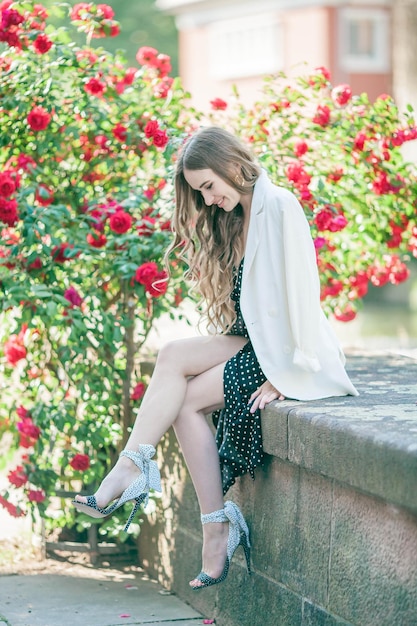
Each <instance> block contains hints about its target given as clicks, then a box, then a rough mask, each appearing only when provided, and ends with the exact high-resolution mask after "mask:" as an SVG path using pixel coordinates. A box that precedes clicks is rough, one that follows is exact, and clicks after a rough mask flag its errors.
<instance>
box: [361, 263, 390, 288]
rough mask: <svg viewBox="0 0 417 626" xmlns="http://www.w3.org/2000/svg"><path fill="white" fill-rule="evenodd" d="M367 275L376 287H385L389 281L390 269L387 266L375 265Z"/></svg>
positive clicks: (369, 269)
mask: <svg viewBox="0 0 417 626" xmlns="http://www.w3.org/2000/svg"><path fill="white" fill-rule="evenodd" d="M367 275H368V277H369V280H370V281H371V283H372V284H373V285H374V286H375V287H383V286H384V285H386V284H387V282H388V281H389V275H390V269H389V268H388V267H385V266H380V265H374V266H371V267H369V268H368V271H367Z"/></svg>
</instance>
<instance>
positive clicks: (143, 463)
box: [72, 444, 161, 532]
mask: <svg viewBox="0 0 417 626" xmlns="http://www.w3.org/2000/svg"><path fill="white" fill-rule="evenodd" d="M154 454H155V448H154V447H153V446H151V445H147V444H141V445H140V446H139V451H138V452H133V451H132V450H123V452H121V454H120V456H127V457H128V458H129V459H131V460H132V461H133V462H134V463H135V465H137V467H138V468H139V469H140V470H141V474H140V475H139V476H138V477H137V478H136V479H135V480H134V481H133V482H132V483H131V484H130V485H129V486H128V487H127V488H126V489H125V490H124V492H123V493H122V495H121V496H120V498H119V499H118V500H116V502H114V503H113V504H109V506H107V507H105V508H103V509H102V508H100V507H99V506H97V501H96V498H95V496H87V502H79V501H78V500H73V501H72V503H73V505H74V506H75V508H76V509H77V510H78V511H80V512H81V513H86V514H87V515H89V516H90V517H96V518H101V517H107V516H108V515H111V514H112V513H114V511H116V509H118V508H120V507H121V506H122V505H123V504H125V502H129V501H130V500H132V501H133V502H134V506H133V509H132V512H131V514H130V516H129V519H128V520H127V523H126V526H125V528H124V531H125V532H127V530H128V528H129V526H130V524H131V523H132V520H133V518H134V517H135V515H136V512H137V511H138V509H139V507H140V505H141V504H142V503H143V502H144V505H145V506H146V504H147V502H148V499H149V490H150V489H154V490H155V491H161V477H160V474H159V469H158V466H157V464H156V461H151V458H152V457H153V455H154Z"/></svg>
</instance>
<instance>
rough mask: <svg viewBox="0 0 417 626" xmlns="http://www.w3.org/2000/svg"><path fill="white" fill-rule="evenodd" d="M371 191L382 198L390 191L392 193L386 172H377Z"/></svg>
mask: <svg viewBox="0 0 417 626" xmlns="http://www.w3.org/2000/svg"><path fill="white" fill-rule="evenodd" d="M372 190H373V192H374V193H376V194H377V195H378V196H382V195H384V194H386V193H389V192H390V191H393V187H392V185H391V183H390V182H389V180H388V175H387V173H386V172H378V173H377V175H376V177H375V180H374V181H373V183H372Z"/></svg>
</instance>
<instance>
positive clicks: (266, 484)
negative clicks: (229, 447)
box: [252, 457, 332, 604]
mask: <svg viewBox="0 0 417 626" xmlns="http://www.w3.org/2000/svg"><path fill="white" fill-rule="evenodd" d="M331 498H332V493H331V483H329V481H326V479H325V478H323V477H321V476H317V475H314V474H312V473H311V472H308V471H306V470H300V469H299V468H298V467H297V466H295V465H292V464H289V463H286V462H285V461H281V460H280V459H277V458H272V457H267V462H266V463H265V465H264V467H263V469H262V470H259V471H258V473H257V475H256V488H255V489H254V502H255V506H254V512H253V519H252V528H253V531H252V540H253V546H254V550H253V562H254V566H255V569H256V570H258V571H259V572H260V573H262V574H265V575H266V576H268V577H271V578H273V579H275V580H279V581H281V582H282V583H283V584H284V585H285V586H287V587H288V588H289V589H291V590H293V591H295V592H298V593H301V594H305V595H306V596H307V597H309V598H312V599H314V600H315V601H316V602H318V603H320V604H325V602H326V601H327V593H328V563H329V554H330V529H331Z"/></svg>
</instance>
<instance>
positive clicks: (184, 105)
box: [0, 0, 417, 534]
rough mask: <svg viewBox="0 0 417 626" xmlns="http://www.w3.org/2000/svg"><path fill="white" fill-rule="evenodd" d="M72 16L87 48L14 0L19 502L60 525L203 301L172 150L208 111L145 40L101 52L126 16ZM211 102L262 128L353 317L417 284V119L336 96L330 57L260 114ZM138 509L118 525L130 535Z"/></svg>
mask: <svg viewBox="0 0 417 626" xmlns="http://www.w3.org/2000/svg"><path fill="white" fill-rule="evenodd" d="M62 7H64V5H59V7H58V6H55V7H54V9H53V10H51V11H52V12H53V17H54V19H55V20H57V19H58V18H59V17H65V13H64V12H63V11H64V9H63V8H62ZM65 11H66V15H67V16H69V18H70V22H71V26H70V28H77V29H78V30H79V31H81V32H82V33H84V34H85V36H86V38H87V42H86V45H84V46H77V45H75V44H74V43H73V41H72V37H71V34H70V32H71V31H70V30H69V29H68V28H67V27H66V26H59V25H58V26H57V25H52V24H51V23H49V16H48V13H47V11H46V9H45V8H44V7H42V6H41V5H40V4H35V3H33V2H29V1H28V2H15V3H13V2H11V0H6V1H3V2H0V41H1V42H3V44H2V45H3V47H4V51H3V52H2V54H1V55H0V98H1V109H0V121H1V133H0V227H1V228H2V230H1V243H0V287H1V293H2V311H3V312H2V313H1V319H0V321H1V324H0V345H2V347H3V357H2V359H1V362H0V367H1V371H0V375H1V379H2V381H3V385H4V387H5V388H4V390H3V393H2V398H1V400H0V435H1V431H4V432H6V431H7V432H8V433H12V434H13V437H14V442H15V446H16V448H18V449H19V450H20V453H19V455H18V459H17V461H16V465H15V467H13V468H12V469H11V470H10V472H9V474H8V478H9V482H10V489H9V490H8V491H7V492H6V493H4V494H2V495H1V497H0V504H1V505H3V506H4V507H5V508H6V509H7V510H8V511H9V512H10V513H11V514H12V515H16V516H18V515H21V514H22V515H23V514H25V512H26V511H27V510H28V509H31V510H34V509H37V510H39V511H40V513H41V515H42V516H45V515H46V510H47V508H48V506H49V500H50V497H51V496H53V495H54V494H55V493H57V492H58V493H59V492H60V491H61V490H64V491H71V492H72V491H74V490H78V489H80V488H81V487H82V486H84V487H86V488H87V487H88V488H93V486H94V484H96V483H97V482H98V481H99V480H100V479H101V478H102V476H103V475H104V474H105V473H106V471H107V470H108V468H109V467H110V466H111V464H112V463H113V460H114V458H115V456H116V455H117V453H118V450H119V449H120V446H121V445H122V444H123V442H124V440H125V439H126V437H127V435H128V431H129V428H130V425H131V423H132V421H133V417H134V412H135V407H138V406H139V403H140V400H141V398H142V397H143V394H144V392H145V389H146V384H147V380H146V376H145V374H144V368H143V355H144V347H145V346H146V339H147V337H148V334H149V331H150V330H151V328H152V326H153V324H154V322H155V320H156V319H157V318H159V317H160V316H161V315H162V314H163V313H167V312H169V313H170V314H171V315H174V314H175V313H176V312H177V306H178V304H179V302H180V301H181V299H182V298H183V297H184V294H185V293H186V292H185V286H184V285H183V282H182V270H183V268H182V267H181V265H180V264H179V263H178V262H176V261H175V260H173V261H172V267H171V276H170V278H169V280H167V275H166V269H165V267H164V264H163V256H164V252H165V249H166V248H167V246H168V243H169V241H170V237H171V236H170V216H171V213H172V206H173V204H172V185H171V174H172V172H171V170H172V165H173V158H172V155H173V154H174V152H175V151H176V149H177V147H178V145H179V142H180V141H181V139H182V137H183V136H184V135H186V134H187V133H188V132H189V130H191V129H192V128H193V127H194V126H195V125H196V124H197V123H198V120H200V119H201V118H202V115H201V114H199V113H197V112H195V111H193V110H192V109H191V108H190V107H189V105H188V99H187V98H188V95H187V94H186V93H184V91H183V89H182V88H181V84H180V82H179V80H178V79H175V80H174V79H172V78H171V77H170V76H169V73H170V60H169V58H168V57H167V56H166V55H164V54H160V53H159V52H158V51H156V50H155V49H153V48H141V49H140V50H139V51H138V54H137V61H138V67H128V66H127V64H126V62H125V61H124V59H123V55H122V53H118V54H117V55H115V56H113V55H111V54H109V53H108V52H107V51H106V50H105V49H103V48H99V49H94V50H93V49H92V48H91V47H90V43H91V40H92V39H95V38H103V37H105V36H116V35H117V34H118V32H119V25H118V23H117V22H116V21H115V19H114V17H115V16H114V12H113V10H112V9H111V7H109V6H108V5H104V4H97V5H95V4H93V3H80V4H77V5H75V6H67V7H66V9H65ZM211 106H212V108H213V112H212V115H211V116H210V117H211V119H210V121H211V122H215V123H217V124H219V125H223V126H226V127H228V128H229V129H232V130H234V131H236V133H237V134H239V135H240V136H241V137H242V138H246V140H247V141H248V142H250V143H251V145H252V147H253V149H254V151H255V152H256V154H257V155H258V157H259V159H260V161H261V162H262V164H263V166H264V167H265V168H266V169H267V170H268V171H269V173H270V174H271V176H272V178H273V179H274V180H275V182H277V183H278V184H281V185H283V186H285V187H289V188H291V189H293V191H294V192H295V194H296V195H297V196H298V198H299V199H300V202H301V203H302V205H303V207H304V209H305V211H306V215H307V217H308V219H309V222H310V225H311V228H312V233H313V237H314V242H315V246H316V250H317V260H318V265H319V269H320V277H321V284H322V300H323V307H324V308H325V309H326V311H327V312H328V313H330V314H334V315H335V316H336V317H337V318H338V319H340V320H345V321H348V320H350V319H353V318H354V316H355V315H356V310H357V306H358V303H359V302H360V300H361V299H362V298H363V297H364V295H365V294H366V292H367V289H368V285H369V283H371V284H373V285H379V286H382V285H383V284H385V283H387V282H391V283H394V284H396V283H398V282H401V281H403V280H405V279H406V278H407V276H408V272H409V270H408V267H407V262H408V261H409V260H410V259H411V258H412V257H413V256H415V257H417V221H416V197H417V193H416V192H417V182H416V168H415V166H413V165H411V164H409V163H406V162H405V161H404V159H403V157H402V153H401V145H402V144H403V143H404V142H405V141H412V140H415V139H416V137H417V131H416V127H415V123H414V120H413V118H412V112H411V111H409V112H408V113H407V112H406V113H405V114H403V115H400V113H399V112H398V110H397V108H396V106H395V103H394V102H393V100H392V99H391V98H390V97H389V96H385V95H382V96H381V97H379V98H378V99H377V100H376V101H375V102H374V103H370V102H369V101H368V99H367V97H366V95H361V96H353V95H352V91H351V89H350V87H349V86H348V85H336V86H334V87H333V86H332V85H331V83H330V76H329V74H328V72H327V70H325V69H324V68H318V69H317V70H316V71H315V72H313V73H312V74H311V75H310V76H307V77H299V78H298V79H296V80H295V81H294V80H292V81H289V80H288V79H287V78H286V77H285V76H279V77H271V78H268V79H267V80H266V82H265V88H264V91H263V93H262V96H261V97H260V99H259V101H258V102H257V103H255V104H254V105H253V107H246V106H244V105H243V104H242V103H241V102H240V100H239V97H238V95H237V94H235V95H234V96H233V97H232V98H231V99H230V100H229V101H226V100H224V99H222V98H213V99H212V100H211ZM48 511H49V512H48V515H49V517H50V518H51V519H52V521H51V522H50V524H51V525H52V526H59V525H64V524H65V525H67V526H70V525H71V524H73V523H74V519H78V520H80V519H81V520H82V519H83V518H82V516H81V517H80V516H78V517H77V518H75V517H74V510H73V509H72V507H68V506H67V505H66V504H65V502H64V501H63V502H62V506H61V507H60V508H59V509H58V510H57V509H56V508H55V509H51V508H49V509H48ZM123 515H124V514H123V511H120V516H119V512H118V513H117V514H116V515H114V516H113V517H112V518H111V521H106V522H104V524H102V528H105V529H108V530H109V532H111V533H113V534H116V533H117V531H118V528H119V526H118V524H119V520H121V519H122V518H123ZM89 523H91V521H89ZM111 524H113V527H112V526H111ZM114 524H115V525H114Z"/></svg>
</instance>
